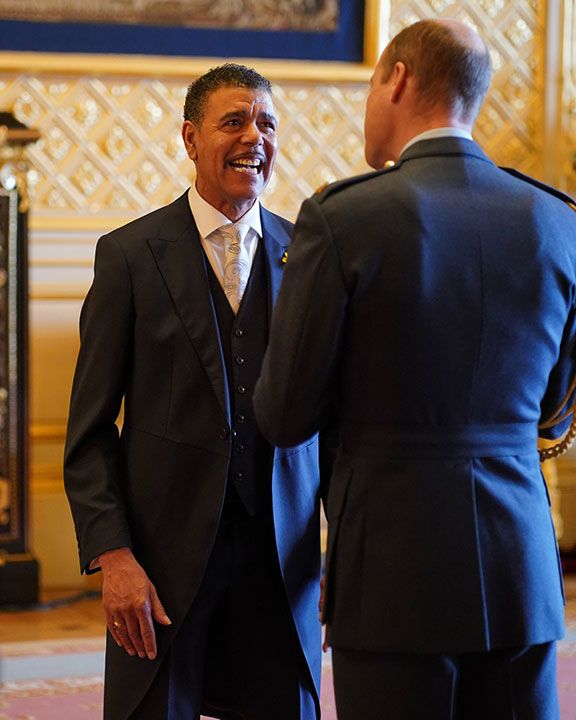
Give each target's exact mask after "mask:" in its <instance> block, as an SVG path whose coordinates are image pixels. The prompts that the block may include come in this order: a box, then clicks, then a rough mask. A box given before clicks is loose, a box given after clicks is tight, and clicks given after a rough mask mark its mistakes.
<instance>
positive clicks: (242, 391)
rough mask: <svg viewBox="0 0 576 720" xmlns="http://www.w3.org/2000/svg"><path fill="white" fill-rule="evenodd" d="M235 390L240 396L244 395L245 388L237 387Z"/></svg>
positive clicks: (242, 386)
mask: <svg viewBox="0 0 576 720" xmlns="http://www.w3.org/2000/svg"><path fill="white" fill-rule="evenodd" d="M236 390H238V392H239V393H240V395H244V393H245V392H246V388H245V387H244V385H237V386H236Z"/></svg>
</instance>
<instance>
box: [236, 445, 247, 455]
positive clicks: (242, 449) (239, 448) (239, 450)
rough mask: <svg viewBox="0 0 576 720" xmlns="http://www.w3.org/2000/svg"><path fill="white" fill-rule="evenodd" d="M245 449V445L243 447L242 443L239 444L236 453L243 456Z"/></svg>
mask: <svg viewBox="0 0 576 720" xmlns="http://www.w3.org/2000/svg"><path fill="white" fill-rule="evenodd" d="M244 449H245V448H244V445H242V443H238V445H236V452H237V453H238V455H242V453H243V452H244Z"/></svg>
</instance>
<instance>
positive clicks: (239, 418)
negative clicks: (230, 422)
mask: <svg viewBox="0 0 576 720" xmlns="http://www.w3.org/2000/svg"><path fill="white" fill-rule="evenodd" d="M236 422H239V423H245V422H246V415H242V413H238V415H236Z"/></svg>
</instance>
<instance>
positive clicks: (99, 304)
mask: <svg viewBox="0 0 576 720" xmlns="http://www.w3.org/2000/svg"><path fill="white" fill-rule="evenodd" d="M133 325H134V311H133V302H132V287H131V282H130V274H129V270H128V265H127V262H126V258H125V257H124V254H123V252H122V250H121V248H120V246H119V245H118V244H117V242H116V240H115V239H114V238H113V236H110V235H108V236H104V237H103V238H101V239H100V241H99V242H98V245H97V248H96V261H95V267H94V280H93V283H92V286H91V288H90V290H89V292H88V295H87V297H86V300H85V302H84V305H83V307H82V312H81V315H80V353H79V356H78V362H77V365H76V372H75V375H74V382H73V386H72V397H71V402H70V414H69V419H68V431H67V437H66V449H65V454H64V483H65V487H66V493H67V495H68V500H69V502H70V507H71V510H72V515H73V519H74V524H75V527H76V536H77V539H78V547H79V553H80V566H81V569H82V570H83V571H86V570H88V566H89V564H90V562H91V561H92V560H93V559H94V558H95V557H97V556H98V555H100V554H101V553H103V552H105V551H106V550H111V549H114V548H117V547H123V546H128V547H129V546H130V544H131V541H130V533H129V529H128V522H127V519H126V514H125V509H124V503H123V499H122V484H123V473H124V468H123V459H122V452H121V446H120V443H121V441H120V437H119V433H118V428H117V426H116V424H115V421H116V419H117V417H118V414H119V411H120V407H121V403H122V398H123V396H124V393H125V390H126V386H127V381H128V373H129V370H130V366H131V358H132V336H133Z"/></svg>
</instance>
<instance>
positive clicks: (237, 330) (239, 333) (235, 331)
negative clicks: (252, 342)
mask: <svg viewBox="0 0 576 720" xmlns="http://www.w3.org/2000/svg"><path fill="white" fill-rule="evenodd" d="M234 335H236V337H242V335H244V330H242V328H236V330H234Z"/></svg>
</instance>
